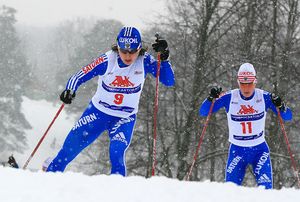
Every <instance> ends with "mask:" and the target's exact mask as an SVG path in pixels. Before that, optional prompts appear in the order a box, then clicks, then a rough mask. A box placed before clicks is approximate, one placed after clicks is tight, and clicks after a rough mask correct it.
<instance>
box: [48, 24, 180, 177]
mask: <svg viewBox="0 0 300 202" xmlns="http://www.w3.org/2000/svg"><path fill="white" fill-rule="evenodd" d="M152 47H153V49H154V50H155V51H156V52H160V58H161V70H160V77H159V80H160V82H161V83H163V84H164V85H165V86H173V85H174V83H175V78H174V73H173V70H172V67H171V64H170V63H169V61H168V57H169V49H168V43H167V41H166V40H164V39H162V38H157V39H156V41H155V43H154V44H152ZM148 73H150V74H152V75H153V76H154V77H156V74H157V61H156V60H155V59H154V57H153V56H151V55H150V54H149V53H147V52H146V50H145V49H144V48H143V47H142V40H141V35H140V32H139V31H138V30H137V29H136V28H134V27H123V28H122V29H121V31H120V33H119V34H118V37H117V44H116V46H113V47H112V50H111V51H108V52H106V53H105V54H103V55H101V56H100V57H98V58H96V59H95V60H94V61H93V62H92V63H91V64H88V65H87V66H84V67H82V68H81V70H79V71H78V72H77V73H76V74H74V75H73V76H71V78H70V79H69V81H68V83H67V85H66V89H65V90H64V91H63V92H62V94H61V96H60V99H61V101H63V102H64V103H65V104H71V102H72V100H73V99H74V97H75V92H76V91H77V89H78V87H79V86H80V85H81V84H83V83H84V82H86V81H88V80H90V79H92V78H93V77H95V76H99V79H98V88H97V92H96V93H95V95H94V96H93V98H92V100H91V102H90V103H89V105H88V107H87V108H86V110H85V111H84V112H83V114H82V116H81V117H80V119H79V120H78V121H77V122H76V123H75V125H74V127H73V128H72V129H71V131H70V133H69V134H68V136H67V138H66V139H65V142H64V144H63V146H62V148H61V150H60V151H59V152H58V154H57V156H56V157H55V158H54V159H53V161H52V162H51V163H50V165H49V167H48V168H47V171H48V172H49V171H52V172H55V171H61V172H62V171H64V170H65V168H66V166H67V165H68V163H70V162H71V161H72V160H73V159H74V158H75V157H76V156H77V155H78V154H79V153H80V152H81V151H82V150H83V149H84V148H85V147H87V146H88V145H90V144H91V143H92V142H93V141H94V140H95V139H96V138H97V137H98V136H99V135H100V134H101V133H103V132H104V131H105V130H108V132H109V137H110V147H109V154H110V161H111V174H120V175H123V176H126V165H125V153H126V150H127V149H128V147H129V145H130V142H131V138H132V133H133V128H134V125H135V121H136V114H137V112H138V104H139V100H140V95H141V92H142V88H143V85H144V81H145V78H146V74H148Z"/></svg>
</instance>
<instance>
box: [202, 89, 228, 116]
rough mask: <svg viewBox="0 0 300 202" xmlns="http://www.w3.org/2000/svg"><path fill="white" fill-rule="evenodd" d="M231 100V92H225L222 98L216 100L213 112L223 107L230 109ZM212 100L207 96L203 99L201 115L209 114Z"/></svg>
mask: <svg viewBox="0 0 300 202" xmlns="http://www.w3.org/2000/svg"><path fill="white" fill-rule="evenodd" d="M230 100H231V93H229V92H228V93H225V95H223V96H221V97H220V98H218V99H216V100H215V104H214V107H213V110H212V113H215V112H217V111H219V109H221V108H222V107H225V110H226V112H228V110H229V104H230ZM211 103H212V102H211V101H209V100H208V99H207V98H206V99H205V100H204V101H203V103H202V105H201V107H200V109H199V115H200V116H207V115H208V113H209V108H210V106H211Z"/></svg>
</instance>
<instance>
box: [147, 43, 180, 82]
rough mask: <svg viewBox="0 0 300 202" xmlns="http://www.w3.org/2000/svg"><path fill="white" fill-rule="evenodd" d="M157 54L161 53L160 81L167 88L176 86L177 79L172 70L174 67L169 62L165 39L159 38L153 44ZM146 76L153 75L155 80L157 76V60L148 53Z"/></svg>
mask: <svg viewBox="0 0 300 202" xmlns="http://www.w3.org/2000/svg"><path fill="white" fill-rule="evenodd" d="M152 47H153V49H154V51H155V52H159V53H160V59H161V67H160V76H159V81H160V82H161V83H162V84H164V85H165V86H174V84H175V77H174V72H173V69H172V65H171V63H170V62H169V60H168V58H169V53H170V52H169V48H168V43H167V41H166V40H165V39H162V38H158V39H156V41H155V43H153V44H152ZM144 66H145V76H146V74H147V73H150V74H152V75H153V76H154V77H155V78H156V76H157V60H155V59H154V57H153V56H151V55H150V54H148V53H146V54H145V58H144Z"/></svg>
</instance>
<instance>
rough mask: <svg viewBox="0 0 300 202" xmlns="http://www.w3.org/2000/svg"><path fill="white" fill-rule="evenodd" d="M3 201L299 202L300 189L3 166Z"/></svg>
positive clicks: (0, 189)
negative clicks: (52, 171)
mask: <svg viewBox="0 0 300 202" xmlns="http://www.w3.org/2000/svg"><path fill="white" fill-rule="evenodd" d="M0 179H1V183H0V201H3V202H101V201H103V202H108V201H109V202H160V201H161V202H185V201H186V202H196V201H197V202H199V201H201V202H256V201H257V202H297V201H299V198H300V190H296V189H281V190H264V189H263V188H246V187H238V186H236V185H234V184H229V183H226V184H225V183H212V182H184V181H178V180H175V179H168V178H166V177H152V178H150V179H145V178H143V177H126V178H124V177H121V176H116V175H111V176H105V175H99V176H86V175H83V174H81V173H71V172H66V173H63V174H62V173H44V172H42V171H39V172H31V171H29V170H22V169H13V168H0Z"/></svg>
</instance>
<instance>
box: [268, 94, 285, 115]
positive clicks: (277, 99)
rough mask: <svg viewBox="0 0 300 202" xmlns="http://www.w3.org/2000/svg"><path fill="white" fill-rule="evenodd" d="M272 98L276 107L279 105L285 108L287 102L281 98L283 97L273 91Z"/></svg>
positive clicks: (280, 107)
mask: <svg viewBox="0 0 300 202" xmlns="http://www.w3.org/2000/svg"><path fill="white" fill-rule="evenodd" d="M271 99H272V102H273V104H274V105H275V106H276V107H278V108H279V109H280V110H283V111H284V110H285V103H284V102H283V101H282V100H281V98H280V97H279V96H278V95H276V94H275V93H272V95H271Z"/></svg>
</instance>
